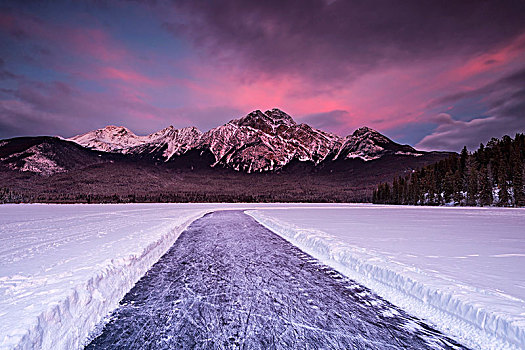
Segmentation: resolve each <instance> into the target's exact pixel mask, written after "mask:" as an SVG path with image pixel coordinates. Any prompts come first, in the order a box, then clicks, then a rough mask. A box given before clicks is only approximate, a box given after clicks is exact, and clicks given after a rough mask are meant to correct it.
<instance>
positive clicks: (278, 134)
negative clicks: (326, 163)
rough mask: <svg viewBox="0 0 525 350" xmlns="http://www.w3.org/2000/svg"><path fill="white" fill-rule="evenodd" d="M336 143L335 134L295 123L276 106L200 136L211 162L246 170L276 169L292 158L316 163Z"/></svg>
mask: <svg viewBox="0 0 525 350" xmlns="http://www.w3.org/2000/svg"><path fill="white" fill-rule="evenodd" d="M340 143H341V141H340V138H339V137H338V136H336V135H333V134H330V133H327V132H324V131H321V130H317V129H313V128H311V127H310V126H308V125H306V124H297V123H295V121H294V120H293V119H292V118H291V117H290V116H289V115H288V114H286V113H284V112H282V111H280V110H278V109H272V110H269V111H266V112H264V113H263V112H261V111H259V110H257V111H254V112H252V113H250V114H248V115H247V116H245V117H244V118H241V119H237V120H232V121H230V122H229V123H227V124H226V125H222V126H219V127H217V128H215V129H211V130H210V131H208V132H206V133H205V134H204V135H203V137H202V139H201V147H202V148H207V149H209V150H210V151H211V152H212V153H213V155H214V156H215V160H216V163H215V164H222V165H226V166H231V167H232V168H234V169H236V170H243V171H247V172H255V171H268V170H277V169H280V168H282V167H283V166H285V165H286V164H288V163H289V162H290V161H291V160H292V159H298V160H301V161H313V162H314V163H319V162H320V161H322V160H324V159H325V158H326V157H327V156H328V155H329V154H330V152H331V151H332V149H333V148H334V147H336V146H338V145H340Z"/></svg>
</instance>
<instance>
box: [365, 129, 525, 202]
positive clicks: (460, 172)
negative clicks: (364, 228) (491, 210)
mask: <svg viewBox="0 0 525 350" xmlns="http://www.w3.org/2000/svg"><path fill="white" fill-rule="evenodd" d="M524 160H525V135H524V134H516V136H515V138H514V139H512V138H511V137H510V136H503V138H501V139H496V138H492V139H491V140H490V141H489V142H488V143H487V145H486V146H484V145H483V144H481V145H480V146H479V148H478V149H477V150H476V151H475V152H473V153H470V152H468V150H467V148H466V147H464V148H463V150H462V151H461V153H460V154H459V155H457V154H453V155H451V156H450V157H448V158H446V159H444V160H441V161H439V162H437V163H435V164H433V165H429V166H426V167H423V168H421V169H418V170H414V171H412V172H411V173H410V174H408V175H404V176H399V177H396V178H395V179H394V181H393V182H392V183H381V184H380V185H379V186H378V187H377V188H376V189H375V190H374V192H373V195H372V202H373V203H378V204H411V205H467V206H491V205H495V206H502V207H511V206H524V205H525V194H524V188H523V163H524Z"/></svg>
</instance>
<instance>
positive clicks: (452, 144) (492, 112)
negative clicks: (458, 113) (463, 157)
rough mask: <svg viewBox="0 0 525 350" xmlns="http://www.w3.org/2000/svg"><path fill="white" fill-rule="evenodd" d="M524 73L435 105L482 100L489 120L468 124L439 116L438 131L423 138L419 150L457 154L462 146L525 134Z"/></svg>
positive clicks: (434, 120) (476, 145)
mask: <svg viewBox="0 0 525 350" xmlns="http://www.w3.org/2000/svg"><path fill="white" fill-rule="evenodd" d="M523 82H525V69H523V70H520V71H517V72H515V73H513V74H510V75H508V76H506V77H504V78H502V79H500V80H498V81H496V82H494V83H491V84H488V85H486V86H483V87H481V88H479V89H476V90H473V91H470V92H468V93H462V94H455V95H451V96H445V97H444V98H442V99H440V100H438V101H435V102H434V103H435V104H436V103H440V102H442V103H454V102H457V101H459V100H461V99H464V98H470V97H476V96H483V97H484V99H485V100H486V101H487V103H488V105H489V108H490V109H489V110H488V112H487V116H482V117H477V118H474V119H472V120H469V121H461V120H456V119H454V118H453V116H451V115H450V114H448V113H440V114H439V115H437V116H435V117H434V118H433V119H432V120H431V121H432V122H435V123H437V124H438V127H437V129H436V130H435V131H434V132H433V133H432V134H430V135H428V136H426V137H424V138H423V139H422V140H421V141H420V142H419V143H418V144H417V147H419V148H421V149H427V150H436V149H438V150H449V151H458V150H460V149H461V148H462V147H463V146H467V148H469V149H472V150H473V149H476V148H477V147H478V146H479V144H480V143H481V142H483V143H486V142H487V141H488V140H490V139H491V138H492V137H501V136H503V135H510V136H514V134H516V133H524V132H525V84H524V83H523Z"/></svg>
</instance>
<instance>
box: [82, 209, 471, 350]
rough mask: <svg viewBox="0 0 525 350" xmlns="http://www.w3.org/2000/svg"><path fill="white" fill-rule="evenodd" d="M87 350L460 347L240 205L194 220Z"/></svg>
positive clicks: (121, 305) (125, 299)
mask: <svg viewBox="0 0 525 350" xmlns="http://www.w3.org/2000/svg"><path fill="white" fill-rule="evenodd" d="M86 349H463V347H462V346H461V345H459V344H457V343H456V342H454V341H453V340H451V339H449V338H447V337H446V336H444V335H443V334H441V333H439V332H438V331H435V330H433V329H432V328H431V327H429V326H427V325H426V324H425V323H424V322H422V321H420V320H418V319H415V318H413V317H411V316H409V315H407V314H406V313H405V312H403V311H402V310H400V309H398V308H396V307H395V306H393V305H391V304H390V303H388V302H386V301H384V300H383V299H381V298H380V297H378V296H376V295H374V294H373V293H372V292H371V291H370V290H368V289H367V288H365V287H363V286H361V285H358V284H356V283H355V282H354V281H352V280H350V279H348V278H345V277H343V276H342V275H340V274H339V273H338V272H336V271H335V270H333V269H331V268H329V267H327V266H325V265H322V264H321V263H319V262H318V261H317V260H315V259H313V258H312V257H311V256H309V255H307V254H305V253H303V252H302V251H301V250H299V249H298V248H297V247H295V246H294V245H292V244H290V243H289V242H287V241H286V240H284V239H283V238H281V237H279V236H278V235H276V234H275V233H273V232H271V231H269V230H268V229H266V228H265V227H263V226H262V225H260V224H259V223H258V222H257V221H255V220H254V219H253V218H251V217H249V216H248V215H246V214H244V213H243V212H242V211H218V212H214V213H211V214H208V215H206V216H204V217H203V218H201V219H199V220H196V221H195V222H193V223H192V224H191V226H190V227H189V228H188V229H187V230H186V231H184V232H183V233H182V234H181V236H180V237H179V239H178V240H177V241H176V242H175V244H174V245H173V246H172V247H171V248H170V250H169V251H168V252H167V253H166V254H165V255H164V256H163V257H162V258H161V259H160V260H159V261H158V262H157V263H156V264H155V265H154V266H153V267H152V268H151V269H150V271H148V273H147V274H146V275H145V276H144V277H143V278H142V279H141V280H140V281H139V282H138V283H137V284H136V285H135V287H133V289H132V290H131V291H130V292H129V293H128V294H127V295H126V296H125V297H124V299H123V300H122V301H121V303H120V306H119V307H118V309H117V310H116V311H115V312H114V313H113V314H112V315H111V316H110V318H109V322H108V323H107V324H106V325H105V326H104V327H103V329H102V330H101V332H100V333H99V334H98V336H97V337H96V338H95V339H93V340H92V341H91V343H90V344H88V345H87V347H86Z"/></svg>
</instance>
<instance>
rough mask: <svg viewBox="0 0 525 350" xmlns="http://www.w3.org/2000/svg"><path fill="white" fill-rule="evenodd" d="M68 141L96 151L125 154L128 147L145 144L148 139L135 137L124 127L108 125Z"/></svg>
mask: <svg viewBox="0 0 525 350" xmlns="http://www.w3.org/2000/svg"><path fill="white" fill-rule="evenodd" d="M69 141H73V142H76V143H78V144H79V145H81V146H84V147H87V148H91V149H95V150H97V151H104V152H121V153H127V150H128V149H129V148H130V147H135V146H138V145H142V144H144V143H146V142H147V141H148V137H147V136H146V137H144V136H137V135H135V134H134V133H133V132H132V131H131V130H129V129H128V128H126V127H124V126H115V125H108V126H106V127H105V128H102V129H98V130H94V131H90V132H87V133H85V134H82V135H77V136H74V137H72V138H70V139H69Z"/></svg>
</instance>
